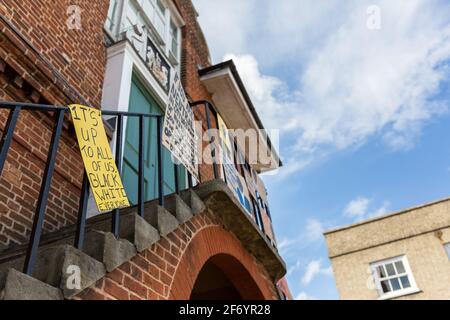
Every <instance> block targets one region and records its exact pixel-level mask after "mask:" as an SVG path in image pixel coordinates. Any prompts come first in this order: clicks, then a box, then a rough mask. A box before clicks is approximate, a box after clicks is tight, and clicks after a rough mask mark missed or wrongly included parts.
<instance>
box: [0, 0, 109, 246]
mask: <svg viewBox="0 0 450 320" xmlns="http://www.w3.org/2000/svg"><path fill="white" fill-rule="evenodd" d="M108 4H109V1H107V0H103V1H81V0H79V1H68V0H61V1H51V0H40V1H39V0H36V1H22V0H4V1H2V2H1V4H0V100H8V101H22V102H27V101H29V102H35V103H46V104H60V105H65V104H69V103H86V104H89V105H92V106H95V107H99V106H100V99H101V88H102V85H103V76H104V71H105V70H104V68H105V59H106V55H105V47H104V44H103V30H102V27H103V21H105V19H106V13H107V10H108ZM69 5H79V6H80V8H81V10H82V11H81V26H82V30H69V29H68V27H67V25H66V20H67V17H68V15H67V8H68V6H69ZM7 115H8V113H7V111H6V110H0V134H3V131H2V130H3V128H4V125H5V122H6V118H7ZM52 128H53V118H52V117H51V114H44V113H36V112H33V113H31V112H29V111H23V112H21V115H20V118H19V122H18V125H17V128H16V130H15V136H14V140H13V143H12V145H11V148H10V151H9V154H8V158H7V162H6V164H5V168H4V171H3V174H2V176H1V177H0V248H1V247H2V246H9V245H12V244H21V243H24V242H26V240H27V238H28V236H29V232H30V229H31V226H32V219H33V216H34V211H35V207H36V203H37V197H38V195H39V190H40V184H41V179H42V174H43V170H44V167H45V161H46V158H47V150H48V145H49V142H50V137H51V132H52ZM82 172H83V167H82V165H81V159H80V155H79V150H78V146H77V144H76V141H75V139H74V133H73V131H72V130H71V128H70V126H69V122H68V121H66V123H65V128H64V132H63V135H62V140H61V143H60V146H59V150H58V156H57V160H56V168H55V174H54V177H53V182H52V188H51V193H50V197H49V203H48V207H47V212H46V216H45V222H44V231H45V232H48V231H54V230H58V229H60V228H61V227H63V226H65V225H67V224H70V223H74V222H75V219H76V214H77V210H78V198H79V193H80V181H81V177H82Z"/></svg>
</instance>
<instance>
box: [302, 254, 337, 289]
mask: <svg viewBox="0 0 450 320" xmlns="http://www.w3.org/2000/svg"><path fill="white" fill-rule="evenodd" d="M319 275H325V276H332V275H333V270H332V268H331V267H327V268H324V267H322V260H321V259H319V260H313V261H311V262H309V263H308V265H307V266H306V271H305V273H304V274H303V277H302V279H301V281H302V284H304V285H308V284H310V283H311V282H312V281H313V280H314V279H315V278H316V277H317V276H319Z"/></svg>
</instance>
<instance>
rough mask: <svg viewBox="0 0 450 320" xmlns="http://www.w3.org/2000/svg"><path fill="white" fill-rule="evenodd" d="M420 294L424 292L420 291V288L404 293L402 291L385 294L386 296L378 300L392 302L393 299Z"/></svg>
mask: <svg viewBox="0 0 450 320" xmlns="http://www.w3.org/2000/svg"><path fill="white" fill-rule="evenodd" d="M420 292H422V290H420V289H418V288H413V289H409V290H404V291H400V292H396V293H391V294H385V295H383V296H381V297H379V298H378V300H391V299H395V298H400V297H405V296H409V295H412V294H417V293H420Z"/></svg>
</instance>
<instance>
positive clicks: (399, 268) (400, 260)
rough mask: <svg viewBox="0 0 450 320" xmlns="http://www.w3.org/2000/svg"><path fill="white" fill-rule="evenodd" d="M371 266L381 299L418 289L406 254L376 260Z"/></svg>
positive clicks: (413, 291)
mask: <svg viewBox="0 0 450 320" xmlns="http://www.w3.org/2000/svg"><path fill="white" fill-rule="evenodd" d="M370 266H371V270H372V275H373V277H374V281H375V285H376V288H377V290H378V294H379V296H380V298H381V299H390V298H395V297H399V296H402V295H406V294H411V293H415V292H417V291H418V289H417V286H416V282H415V280H414V277H413V274H412V271H411V268H410V267H409V263H408V260H407V259H406V256H401V257H396V258H391V259H386V260H382V261H378V262H374V263H372V264H371V265H370Z"/></svg>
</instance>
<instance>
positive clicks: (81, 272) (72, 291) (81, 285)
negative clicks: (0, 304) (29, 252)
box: [0, 245, 106, 298]
mask: <svg viewBox="0 0 450 320" xmlns="http://www.w3.org/2000/svg"><path fill="white" fill-rule="evenodd" d="M24 260H25V259H24V257H21V258H18V259H15V260H12V261H9V262H8V263H5V264H2V266H0V288H4V290H9V293H8V294H9V295H10V296H13V295H18V294H19V293H18V292H15V293H13V291H12V290H13V288H14V286H13V285H10V284H8V281H12V282H11V283H13V284H14V281H24V282H27V278H23V277H21V276H18V275H17V274H16V273H17V272H19V271H17V270H21V269H22V267H23V263H24ZM11 270H14V271H16V273H13V274H11ZM19 273H20V272H19ZM20 274H21V275H22V273H20ZM105 274H106V270H105V267H104V265H103V264H102V263H101V262H99V261H97V260H96V259H94V258H91V257H90V256H88V255H87V254H85V253H83V252H81V251H80V250H77V249H75V248H74V247H72V246H69V245H57V246H49V247H45V248H40V249H39V252H38V256H37V258H36V264H35V266H34V271H33V277H30V276H26V277H28V278H32V279H34V280H36V281H39V282H42V283H44V284H46V285H48V286H51V287H53V288H55V289H59V290H60V292H61V295H62V296H63V297H64V298H71V297H73V296H74V295H76V294H78V293H79V292H81V291H82V290H84V289H85V288H87V287H90V286H92V285H93V284H95V282H96V281H98V280H100V279H101V278H103V277H104V276H105ZM8 277H12V278H11V279H9V278H8ZM17 277H19V280H17ZM27 283H28V282H27ZM8 285H9V287H8ZM17 288H19V287H17Z"/></svg>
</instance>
